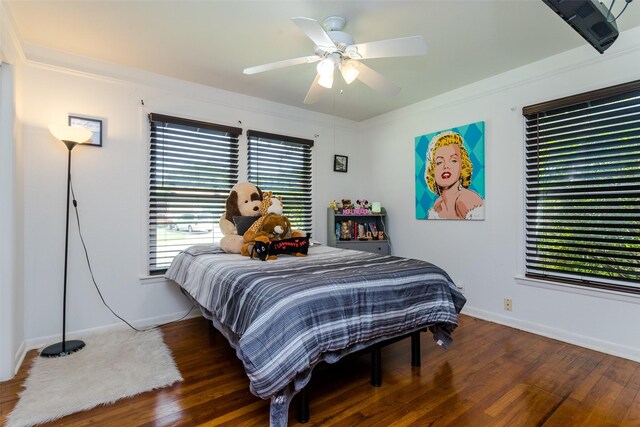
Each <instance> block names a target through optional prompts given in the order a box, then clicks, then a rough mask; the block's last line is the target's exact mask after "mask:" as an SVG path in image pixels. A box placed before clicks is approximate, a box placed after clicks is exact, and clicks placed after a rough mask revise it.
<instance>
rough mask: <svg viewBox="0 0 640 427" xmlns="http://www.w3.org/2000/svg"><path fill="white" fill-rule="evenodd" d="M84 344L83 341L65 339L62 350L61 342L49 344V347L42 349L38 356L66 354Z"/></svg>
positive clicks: (73, 351) (60, 355)
mask: <svg viewBox="0 0 640 427" xmlns="http://www.w3.org/2000/svg"><path fill="white" fill-rule="evenodd" d="M84 346H85V344H84V341H80V340H72V341H65V343H64V351H63V350H62V343H61V342H59V343H56V344H51V345H50V346H49V347H47V348H45V349H44V350H42V353H40V356H42V357H62V356H68V355H70V354H71V353H75V352H76V351H78V350H81V349H82V348H83V347H84Z"/></svg>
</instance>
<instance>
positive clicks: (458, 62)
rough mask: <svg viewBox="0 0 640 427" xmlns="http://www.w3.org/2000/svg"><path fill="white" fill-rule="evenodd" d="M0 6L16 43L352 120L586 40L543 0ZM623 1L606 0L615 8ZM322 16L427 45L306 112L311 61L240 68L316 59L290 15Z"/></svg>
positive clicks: (629, 17) (363, 36)
mask: <svg viewBox="0 0 640 427" xmlns="http://www.w3.org/2000/svg"><path fill="white" fill-rule="evenodd" d="M3 1H4V2H5V3H6V5H7V6H8V9H9V13H10V16H11V18H12V19H13V21H14V23H15V26H16V29H17V33H18V37H19V38H20V40H21V41H22V42H23V43H26V44H33V45H39V46H44V47H47V48H50V49H55V50H60V51H64V52H67V53H71V54H74V55H79V56H83V57H89V58H93V59H97V60H102V61H108V62H111V63H116V64H121V65H126V66H130V67H135V68H139V69H143V70H147V71H151V72H154V73H158V74H162V75H167V76H170V77H174V78H178V79H182V80H187V81H192V82H196V83H200V84H203V85H207V86H212V87H216V88H220V89H225V90H229V91H233V92H238V93H242V94H246V95H251V96H255V97H258V98H263V99H267V100H271V101H275V102H280V103H283V104H288V105H292V106H296V107H300V108H306V109H309V110H313V111H318V112H323V113H327V114H332V115H337V116H340V117H345V118H349V119H352V120H356V121H360V120H365V119H368V118H371V117H375V116H377V115H379V114H382V113H385V112H388V111H392V110H395V109H398V108H400V107H403V106H406V105H410V104H413V103H415V102H418V101H421V100H424V99H427V98H429V97H432V96H434V95H437V94H441V93H444V92H447V91H449V90H452V89H455V88H458V87H461V86H464V85H466V84H469V83H472V82H475V81H478V80H481V79H484V78H486V77H489V76H492V75H495V74H499V73H501V72H504V71H507V70H509V69H513V68H516V67H518V66H521V65H524V64H528V63H530V62H533V61H536V60H539V59H542V58H545V57H548V56H550V55H554V54H557V53H560V52H563V51H566V50H569V49H572V48H575V47H578V46H584V45H586V42H585V41H584V40H583V39H582V38H581V37H580V36H579V35H578V34H577V33H576V32H574V31H573V30H572V29H571V27H569V26H568V25H567V24H566V23H564V22H563V21H562V20H561V19H560V18H559V17H558V16H556V15H555V14H554V13H553V11H552V10H551V9H549V8H548V7H547V6H546V5H545V4H544V3H543V2H542V1H541V0H508V1H507V0H503V1H487V0H469V1H458V0H444V1H427V0H423V1H375V0H367V1H356V0H351V1H321V0H314V1H293V0H290V1H266V0H263V1H243V0H235V1H221V0H209V1H186V0H169V1H159V0H154V1H126V0H120V1H115V0H112V1H100V0H91V1H89V0H85V1H69V0H65V1H60V0H46V1H26V0H3ZM624 3H625V2H624V0H621V1H619V2H617V4H614V9H613V11H614V13H616V14H617V13H618V12H619V11H620V10H621V8H622V6H623V5H624ZM605 4H607V6H608V5H609V4H610V0H605ZM331 15H340V16H343V17H345V18H346V19H347V25H346V27H345V29H344V31H346V32H348V33H350V34H351V35H352V36H353V37H354V39H355V42H356V43H362V42H368V41H375V40H382V39H388V38H397V37H406V36H414V35H422V36H423V37H424V38H425V39H426V41H427V45H428V53H427V55H425V56H421V57H403V58H385V59H370V60H366V61H364V62H365V63H366V64H367V65H368V66H369V67H371V68H373V69H375V70H376V71H378V72H379V73H381V74H383V75H384V76H385V77H387V78H388V79H389V80H391V81H392V82H394V83H395V84H397V85H398V86H400V87H402V91H401V92H400V94H399V95H397V96H395V97H387V96H385V95H382V94H380V93H377V92H374V91H373V90H371V89H370V88H369V87H367V86H365V85H364V84H362V83H361V82H358V81H356V82H354V83H353V84H351V85H349V86H347V85H346V84H344V82H343V81H342V79H340V78H336V79H335V84H334V88H333V89H326V90H324V92H323V95H322V97H321V100H320V102H318V103H317V104H315V105H310V106H308V105H304V104H303V100H304V97H305V95H306V93H307V90H308V88H309V86H310V84H311V82H312V80H313V78H314V76H315V73H316V71H315V69H316V66H315V64H302V65H296V66H293V67H289V68H284V69H280V70H274V71H269V72H265V73H261V74H257V75H252V76H247V75H244V74H243V73H242V70H243V69H244V68H246V67H249V66H253V65H260V64H264V63H269V62H274V61H279V60H284V59H289V58H294V57H299V56H306V55H313V43H312V42H311V41H310V40H309V39H308V38H307V37H306V36H305V35H304V34H303V33H302V32H301V31H300V30H299V29H298V27H297V26H296V25H295V24H294V23H293V22H292V21H291V19H290V18H291V17H294V16H304V17H309V18H314V19H317V20H318V21H322V20H323V19H324V18H325V17H327V16H331ZM638 25H640V4H631V5H630V6H629V7H628V9H627V11H625V13H624V14H623V15H622V17H621V18H620V20H619V21H618V27H619V29H620V30H621V31H622V30H625V29H629V28H631V27H635V26H638ZM588 48H589V49H590V50H591V53H592V54H593V55H594V57H596V56H599V55H600V54H599V53H598V52H597V51H596V50H595V49H593V48H591V47H590V46H588ZM606 54H607V53H605V55H606ZM341 90H342V92H341Z"/></svg>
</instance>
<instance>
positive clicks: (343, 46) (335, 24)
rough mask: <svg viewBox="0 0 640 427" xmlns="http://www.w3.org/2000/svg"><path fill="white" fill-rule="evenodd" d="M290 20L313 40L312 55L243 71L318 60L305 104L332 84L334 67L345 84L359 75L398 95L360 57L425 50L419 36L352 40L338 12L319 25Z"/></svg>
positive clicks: (384, 55)
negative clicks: (372, 40) (358, 41)
mask: <svg viewBox="0 0 640 427" xmlns="http://www.w3.org/2000/svg"><path fill="white" fill-rule="evenodd" d="M291 20H292V21H293V22H294V23H295V24H296V25H297V26H298V27H299V28H300V29H301V30H302V31H303V32H304V33H305V34H306V35H307V37H309V38H310V39H311V41H313V43H314V44H315V49H314V51H315V55H310V56H302V57H299V58H292V59H286V60H284V61H278V62H272V63H270V64H264V65H257V66H255V67H249V68H245V69H244V71H243V73H244V74H256V73H262V72H264V71H270V70H276V69H278V68H284V67H288V66H291V65H298V64H309V63H313V62H318V66H317V71H318V73H317V74H316V77H315V79H314V80H313V83H311V87H310V88H309V91H308V92H307V96H306V97H305V99H304V103H305V104H313V103H315V102H318V100H319V99H320V94H321V91H322V88H323V87H325V88H327V89H330V88H331V87H332V86H333V76H334V74H335V70H336V68H337V69H339V70H340V73H341V74H342V77H343V78H344V81H345V82H346V83H347V84H351V83H352V82H353V81H354V80H355V79H358V80H360V81H361V82H362V83H364V84H366V85H367V86H369V87H370V88H372V89H374V90H377V91H379V92H382V93H384V94H386V95H389V96H393V95H397V94H398V93H399V92H400V88H399V87H398V86H396V85H395V84H393V83H392V82H390V81H389V80H387V79H386V78H385V77H383V76H382V75H381V74H380V73H378V72H376V71H374V70H372V69H371V68H369V67H367V66H366V65H365V64H363V63H362V62H360V60H361V59H373V58H389V57H398V56H416V55H424V54H426V53H427V43H426V42H425V40H424V38H422V37H421V36H414V37H403V38H398V39H388V40H380V41H374V42H368V43H358V44H355V43H354V40H353V37H351V36H350V35H349V34H347V33H345V32H343V31H342V30H343V29H344V26H345V24H346V20H345V19H344V18H342V17H340V16H330V17H328V18H326V19H325V20H324V21H322V25H321V24H320V23H319V22H318V21H316V20H315V19H311V18H303V17H296V18H291ZM323 27H324V28H323Z"/></svg>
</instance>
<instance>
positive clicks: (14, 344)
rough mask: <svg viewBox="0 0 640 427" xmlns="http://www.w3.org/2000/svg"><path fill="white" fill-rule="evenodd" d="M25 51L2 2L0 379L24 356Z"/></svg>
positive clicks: (0, 35)
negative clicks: (22, 112)
mask: <svg viewBox="0 0 640 427" xmlns="http://www.w3.org/2000/svg"><path fill="white" fill-rule="evenodd" d="M21 59H22V58H21V52H20V51H19V47H18V45H17V43H16V38H15V34H14V33H13V27H12V25H11V22H10V20H9V17H8V15H7V14H6V13H5V10H4V4H3V3H0V62H1V63H2V68H1V69H0V94H1V95H2V96H1V99H0V207H1V209H0V236H1V237H0V381H3V380H6V379H8V378H11V377H12V376H13V375H14V373H15V370H16V369H17V367H18V365H19V364H20V361H21V358H22V355H23V354H24V351H23V349H24V346H23V343H24V315H23V307H24V281H23V274H22V272H23V255H22V254H23V251H22V247H23V246H22V231H23V220H22V217H23V203H22V182H23V180H22V173H23V161H22V140H21V127H20V101H19V98H20V87H21V85H20V82H21V77H20V71H21V66H20V62H21Z"/></svg>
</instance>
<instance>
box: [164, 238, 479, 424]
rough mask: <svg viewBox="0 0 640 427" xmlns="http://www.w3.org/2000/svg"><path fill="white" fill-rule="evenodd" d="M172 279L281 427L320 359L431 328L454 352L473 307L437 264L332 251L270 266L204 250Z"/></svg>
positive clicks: (176, 267) (189, 255)
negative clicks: (222, 338)
mask: <svg viewBox="0 0 640 427" xmlns="http://www.w3.org/2000/svg"><path fill="white" fill-rule="evenodd" d="M166 277H167V278H169V279H171V280H174V281H175V282H177V283H178V284H180V286H182V287H183V288H184V289H185V290H186V291H187V292H188V293H189V295H190V296H191V297H192V298H193V299H194V300H195V301H196V302H197V303H198V304H199V305H200V306H201V308H202V310H203V313H204V315H205V316H206V317H208V318H209V319H211V320H212V321H213V322H214V325H216V327H217V328H218V329H219V330H221V331H222V332H223V333H224V334H225V335H226V337H227V339H229V341H230V343H231V344H232V345H233V346H234V348H235V349H236V353H237V355H238V357H239V358H240V360H241V361H242V362H243V364H244V368H245V371H246V373H247V375H248V377H249V380H250V383H251V385H250V387H251V391H252V392H253V393H254V394H255V395H257V396H259V397H261V398H272V405H271V422H272V424H275V425H286V423H287V412H288V406H289V401H290V398H291V397H292V396H293V394H295V393H296V392H297V391H298V390H300V389H301V388H302V387H304V385H306V383H307V382H308V381H309V378H310V375H311V369H312V368H313V366H315V365H316V364H317V363H318V362H319V361H321V360H326V361H328V362H335V361H337V360H338V359H340V358H341V357H342V356H344V355H345V354H348V353H351V352H353V351H357V350H359V349H362V348H364V347H366V346H368V345H371V344H373V343H376V342H380V341H383V340H386V339H388V338H391V337H395V336H399V335H404V334H407V333H410V332H413V331H416V330H420V329H424V328H426V327H430V328H431V331H432V332H433V334H434V338H435V339H436V341H438V343H439V344H441V345H444V346H445V347H446V346H447V345H448V344H449V342H450V340H451V336H450V333H451V331H452V330H453V329H454V328H455V327H456V326H457V314H458V313H459V312H460V310H461V309H462V306H463V305H464V304H465V302H466V300H465V298H464V296H462V294H460V292H459V291H458V289H457V288H456V286H455V285H454V283H453V282H452V280H451V279H450V278H449V276H448V275H447V274H446V273H445V272H444V271H443V270H442V269H440V268H438V267H436V266H434V265H433V264H430V263H428V262H425V261H419V260H414V259H406V258H399V257H394V256H380V255H376V254H371V253H367V252H359V251H350V250H340V249H335V248H328V247H324V246H320V247H312V248H310V252H309V256H307V257H291V256H281V257H279V258H278V259H277V260H272V261H267V262H262V261H258V260H255V259H254V260H252V259H249V258H247V257H241V256H238V255H232V254H226V253H224V252H223V251H222V250H220V249H219V248H218V247H216V246H196V247H191V248H189V249H188V250H186V251H183V252H181V253H180V254H179V255H178V256H176V258H175V259H174V261H173V263H172V265H171V267H170V268H169V270H168V271H167V273H166ZM283 412H284V413H283Z"/></svg>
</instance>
